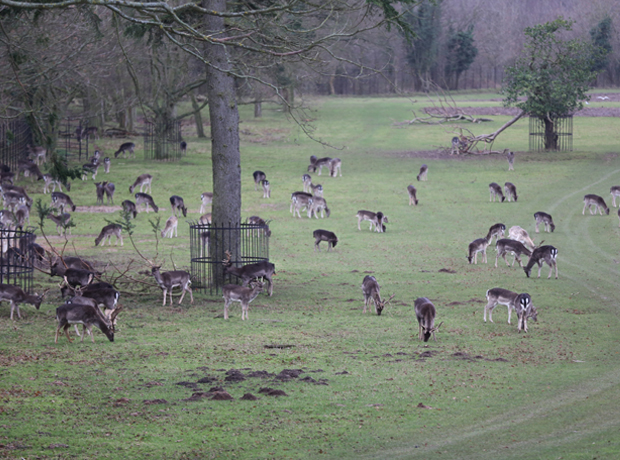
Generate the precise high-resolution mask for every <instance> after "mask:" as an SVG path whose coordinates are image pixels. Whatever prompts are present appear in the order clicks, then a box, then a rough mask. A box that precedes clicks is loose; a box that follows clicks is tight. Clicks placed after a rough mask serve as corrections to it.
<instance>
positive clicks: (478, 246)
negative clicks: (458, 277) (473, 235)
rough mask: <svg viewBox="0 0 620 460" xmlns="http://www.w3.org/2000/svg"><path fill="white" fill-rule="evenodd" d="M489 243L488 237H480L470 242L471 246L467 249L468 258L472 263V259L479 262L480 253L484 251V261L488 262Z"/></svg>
mask: <svg viewBox="0 0 620 460" xmlns="http://www.w3.org/2000/svg"><path fill="white" fill-rule="evenodd" d="M488 245H489V240H487V239H486V238H478V239H475V240H474V241H472V242H471V243H469V247H468V250H467V260H468V261H469V263H470V264H471V263H472V261H473V263H474V264H478V253H479V252H481V253H482V262H484V263H485V264H486V263H487V246H488Z"/></svg>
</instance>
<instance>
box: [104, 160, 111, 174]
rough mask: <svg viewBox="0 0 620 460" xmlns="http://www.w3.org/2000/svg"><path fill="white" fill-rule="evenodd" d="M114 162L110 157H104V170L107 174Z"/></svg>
mask: <svg viewBox="0 0 620 460" xmlns="http://www.w3.org/2000/svg"><path fill="white" fill-rule="evenodd" d="M111 164H112V162H111V161H110V157H105V158H104V159H103V172H104V173H106V174H109V173H110V165H111Z"/></svg>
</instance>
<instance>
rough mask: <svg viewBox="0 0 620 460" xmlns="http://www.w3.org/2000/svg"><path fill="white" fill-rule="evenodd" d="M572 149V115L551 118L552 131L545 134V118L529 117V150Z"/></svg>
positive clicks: (564, 150) (568, 150)
mask: <svg viewBox="0 0 620 460" xmlns="http://www.w3.org/2000/svg"><path fill="white" fill-rule="evenodd" d="M545 150H556V151H561V152H571V151H572V150H573V116H572V115H569V116H566V117H558V118H555V119H554V120H553V133H550V134H549V135H547V133H546V131H545V120H544V119H542V118H539V117H530V152H542V151H545Z"/></svg>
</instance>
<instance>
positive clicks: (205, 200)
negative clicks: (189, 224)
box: [200, 192, 213, 214]
mask: <svg viewBox="0 0 620 460" xmlns="http://www.w3.org/2000/svg"><path fill="white" fill-rule="evenodd" d="M200 202H201V203H202V204H201V205H200V214H204V212H205V211H206V210H207V205H208V204H211V203H213V193H211V192H204V193H203V194H202V195H200Z"/></svg>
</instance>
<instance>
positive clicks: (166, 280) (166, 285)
mask: <svg viewBox="0 0 620 460" xmlns="http://www.w3.org/2000/svg"><path fill="white" fill-rule="evenodd" d="M160 268H161V266H154V267H152V268H151V273H152V275H153V277H154V278H155V281H156V282H157V284H158V285H159V287H160V288H161V289H162V291H164V304H163V306H166V294H167V293H168V292H170V305H172V288H174V287H180V288H181V290H182V293H181V299H179V305H181V302H183V297H185V293H186V292H189V296H190V298H191V300H190V303H191V304H193V303H194V294H192V289H191V288H190V285H191V284H192V281H191V279H190V274H189V273H187V272H186V271H184V270H175V271H169V272H163V273H161V272H160V271H159V269H160Z"/></svg>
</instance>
